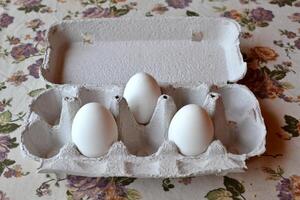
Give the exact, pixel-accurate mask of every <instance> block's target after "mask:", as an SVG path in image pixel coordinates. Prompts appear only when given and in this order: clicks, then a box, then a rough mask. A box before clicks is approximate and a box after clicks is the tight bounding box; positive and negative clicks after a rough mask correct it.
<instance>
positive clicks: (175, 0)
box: [166, 0, 192, 8]
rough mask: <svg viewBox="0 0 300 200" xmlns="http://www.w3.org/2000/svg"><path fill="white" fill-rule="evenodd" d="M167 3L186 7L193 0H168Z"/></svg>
mask: <svg viewBox="0 0 300 200" xmlns="http://www.w3.org/2000/svg"><path fill="white" fill-rule="evenodd" d="M166 2H167V4H168V5H169V6H170V7H173V8H185V7H187V6H189V4H190V3H191V2H192V0H166Z"/></svg>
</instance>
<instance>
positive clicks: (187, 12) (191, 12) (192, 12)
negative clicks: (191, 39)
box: [186, 10, 199, 17]
mask: <svg viewBox="0 0 300 200" xmlns="http://www.w3.org/2000/svg"><path fill="white" fill-rule="evenodd" d="M186 15H187V16H189V17H193V16H199V14H198V13H196V12H194V11H191V10H187V11H186Z"/></svg>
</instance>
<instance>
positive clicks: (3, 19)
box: [0, 13, 14, 30]
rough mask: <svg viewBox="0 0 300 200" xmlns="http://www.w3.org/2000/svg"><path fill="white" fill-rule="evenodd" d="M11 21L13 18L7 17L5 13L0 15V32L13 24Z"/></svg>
mask: <svg viewBox="0 0 300 200" xmlns="http://www.w3.org/2000/svg"><path fill="white" fill-rule="evenodd" d="M13 21H14V17H12V16H10V15H8V14H7V13H2V14H1V15H0V30H1V29H2V28H7V27H8V25H10V24H11V23H13Z"/></svg>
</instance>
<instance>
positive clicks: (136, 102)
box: [123, 73, 161, 124]
mask: <svg viewBox="0 0 300 200" xmlns="http://www.w3.org/2000/svg"><path fill="white" fill-rule="evenodd" d="M160 95H161V91H160V87H159V85H158V84H157V82H156V80H155V79H154V78H153V77H152V76H150V75H149V74H147V73H137V74H135V75H134V76H132V77H131V78H130V79H129V81H128V82H127V84H126V87H125V89H124V94H123V96H124V98H125V99H126V101H127V103H128V106H129V108H130V111H131V112H132V114H133V116H134V118H135V120H136V121H137V122H138V123H140V124H147V123H148V122H149V121H150V119H151V117H152V115H153V112H154V109H155V107H156V103H157V100H158V98H159V96H160Z"/></svg>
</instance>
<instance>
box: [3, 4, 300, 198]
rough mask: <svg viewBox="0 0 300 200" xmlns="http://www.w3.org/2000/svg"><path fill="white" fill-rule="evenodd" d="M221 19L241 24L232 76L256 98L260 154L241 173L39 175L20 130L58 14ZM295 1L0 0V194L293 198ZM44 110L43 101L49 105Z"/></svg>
mask: <svg viewBox="0 0 300 200" xmlns="http://www.w3.org/2000/svg"><path fill="white" fill-rule="evenodd" d="M164 16H186V17H189V16H224V17H228V18H232V19H234V20H236V21H237V22H238V23H240V25H241V26H242V31H243V32H242V35H241V48H242V51H243V54H244V59H245V60H246V61H247V63H248V72H247V75H246V77H245V78H244V79H243V80H242V81H240V82H241V83H242V84H245V85H247V86H248V87H249V88H250V89H251V90H252V91H253V92H254V93H255V94H256V96H257V97H258V98H259V100H260V103H261V107H262V112H263V115H264V118H265V122H266V125H267V129H268V135H267V151H266V153H264V155H262V156H261V157H256V158H252V159H250V160H249V161H248V162H247V164H248V170H247V171H246V172H245V173H240V174H229V175H227V176H224V177H222V176H221V177H217V176H204V177H197V178H195V177H191V178H184V179H133V178H86V177H77V176H68V177H67V178H65V179H58V178H56V177H55V176H54V175H53V174H47V175H46V174H38V173H36V168H37V167H38V163H36V162H34V161H32V160H30V159H27V158H24V157H23V156H22V154H21V151H20V133H21V131H22V129H23V128H24V119H25V118H26V114H27V113H28V103H29V102H30V100H31V99H32V98H33V97H34V96H36V95H38V94H39V93H41V92H43V91H44V90H46V89H47V88H50V87H52V86H51V85H49V84H46V83H45V82H44V81H42V80H41V79H40V74H39V67H40V65H41V63H42V60H43V53H44V51H45V45H46V44H45V30H46V29H47V27H48V26H49V25H50V24H52V23H54V22H57V21H61V20H70V19H78V18H101V17H164ZM299 73H300V1H299V0H165V1H164V0H161V1H153V0H152V1H150V0H77V1H75V0H74V1H71V0H57V1H56V0H52V1H50V0H0V200H9V199H10V200H14V199H129V200H136V199H189V200H190V199H209V200H225V199H226V200H227V199H228V200H229V199H233V200H238V199H240V200H241V199H267V200H268V199H281V200H290V199H298V200H299V199H300V156H299V149H300V138H299V133H300V96H299V95H300V77H299ZM49 109H51V108H49Z"/></svg>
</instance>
